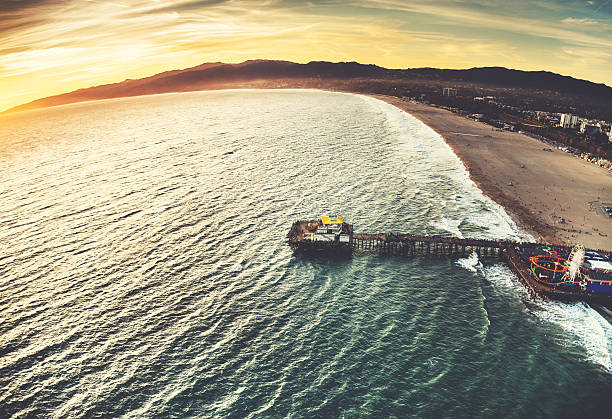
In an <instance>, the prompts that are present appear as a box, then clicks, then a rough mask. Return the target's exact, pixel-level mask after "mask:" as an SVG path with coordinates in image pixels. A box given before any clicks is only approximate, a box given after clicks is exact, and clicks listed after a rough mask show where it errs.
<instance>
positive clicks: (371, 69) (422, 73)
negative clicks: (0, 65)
mask: <svg viewBox="0 0 612 419" xmlns="http://www.w3.org/2000/svg"><path fill="white" fill-rule="evenodd" d="M258 87H261V88H279V87H282V88H292V87H297V88H300V87H313V88H323V89H330V90H340V91H354V92H357V93H383V94H392V95H395V96H410V95H415V94H427V93H432V92H440V88H441V87H456V88H459V89H460V94H461V93H465V94H466V95H474V96H475V95H484V94H492V95H497V96H500V95H501V96H510V97H512V100H511V101H513V102H517V101H518V102H519V103H521V104H523V105H527V104H529V105H531V107H532V108H533V109H538V110H550V111H561V112H565V111H567V112H577V113H580V112H582V113H583V114H584V113H589V114H590V115H586V116H590V117H598V118H602V119H604V118H608V119H612V109H611V108H612V107H611V106H610V103H612V87H609V86H606V85H604V84H597V83H593V82H590V81H587V80H580V79H575V78H573V77H569V76H562V75H559V74H555V73H551V72H547V71H521V70H512V69H507V68H503V67H480V68H471V69H467V70H449V69H437V68H409V69H387V68H383V67H379V66H376V65H367V64H359V63H356V62H339V63H332V62H324V61H312V62H309V63H307V64H299V63H294V62H289V61H272V60H251V61H245V62H243V63H240V64H225V63H220V62H216V63H205V64H201V65H198V66H195V67H191V68H186V69H183V70H172V71H166V72H163V73H159V74H156V75H154V76H150V77H145V78H142V79H136V80H131V79H128V80H124V81H122V82H119V83H112V84H105V85H100V86H94V87H89V88H84V89H79V90H75V91H72V92H69V93H64V94H60V95H56V96H50V97H46V98H42V99H38V100H34V101H32V102H29V103H26V104H23V105H19V106H16V107H14V108H11V109H9V110H7V111H5V112H13V111H20V110H27V109H35V108H41V107H48V106H56V105H62V104H67V103H74V102H82V101H89V100H97V99H108V98H117V97H126V96H138V95H148V94H157V93H169V92H184V91H196V90H207V89H225V88H258Z"/></svg>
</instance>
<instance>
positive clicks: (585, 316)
mask: <svg viewBox="0 0 612 419" xmlns="http://www.w3.org/2000/svg"><path fill="white" fill-rule="evenodd" d="M483 274H484V276H485V278H486V280H487V281H488V282H489V283H490V284H492V285H493V286H494V287H495V288H496V289H497V290H498V291H501V292H503V294H504V296H505V297H506V298H507V297H508V296H510V295H515V296H516V297H517V298H519V297H520V298H524V299H530V304H529V305H527V306H524V305H523V307H524V308H525V310H526V311H528V312H529V313H530V314H533V315H534V316H535V317H536V318H537V319H538V320H540V321H541V322H542V323H544V324H543V327H548V325H555V326H557V327H560V328H561V329H562V330H563V331H564V334H563V335H561V336H560V343H561V344H562V345H564V346H567V347H568V348H577V349H578V351H579V352H583V353H584V356H585V359H587V360H588V361H590V362H593V363H595V364H598V365H601V366H603V367H604V368H606V369H607V370H608V371H609V372H612V358H611V356H610V354H611V353H612V325H610V323H609V322H608V321H607V320H606V319H605V318H604V317H603V316H602V315H601V314H599V313H598V312H597V310H595V309H593V308H592V307H590V306H589V305H588V304H586V303H571V304H570V303H562V302H559V301H550V300H541V299H532V297H531V296H530V295H529V293H528V292H527V290H526V288H525V287H524V286H523V284H521V283H520V282H519V281H518V279H517V278H516V277H515V276H514V275H513V274H512V272H511V271H510V269H509V268H508V267H507V266H505V265H502V264H496V265H493V266H487V267H485V268H484V269H483Z"/></svg>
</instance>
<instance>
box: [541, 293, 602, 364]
mask: <svg viewBox="0 0 612 419" xmlns="http://www.w3.org/2000/svg"><path fill="white" fill-rule="evenodd" d="M533 314H535V315H536V316H537V317H538V319H540V320H542V321H544V322H548V323H553V324H555V325H557V326H559V327H561V328H562V329H563V330H564V331H565V332H566V336H567V339H566V341H565V342H564V343H565V344H566V345H568V346H570V347H574V346H579V347H582V348H583V349H584V350H585V352H586V357H587V359H588V360H589V361H591V362H593V363H596V364H599V365H601V366H603V367H604V368H606V369H607V370H608V372H612V358H611V357H610V352H611V351H612V325H610V323H608V321H607V320H606V319H605V318H603V317H602V316H601V314H599V313H598V312H597V310H595V309H593V308H592V307H590V306H589V305H588V304H586V303H582V302H580V303H571V304H567V303H561V302H558V301H539V303H538V304H537V305H536V309H534V310H533Z"/></svg>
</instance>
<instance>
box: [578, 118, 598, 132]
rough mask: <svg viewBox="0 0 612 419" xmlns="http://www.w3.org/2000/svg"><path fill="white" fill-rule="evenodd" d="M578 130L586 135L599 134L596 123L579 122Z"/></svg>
mask: <svg viewBox="0 0 612 419" xmlns="http://www.w3.org/2000/svg"><path fill="white" fill-rule="evenodd" d="M580 132H581V133H583V134H586V135H596V134H601V127H600V126H599V125H598V124H592V123H590V122H588V121H582V122H581V123H580Z"/></svg>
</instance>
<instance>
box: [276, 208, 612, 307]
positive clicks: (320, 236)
mask: <svg viewBox="0 0 612 419" xmlns="http://www.w3.org/2000/svg"><path fill="white" fill-rule="evenodd" d="M287 238H288V239H289V245H290V246H291V247H292V248H293V249H294V251H296V252H303V253H311V252H316V253H319V254H324V255H331V254H341V255H352V254H356V253H376V254H379V255H385V256H400V257H418V256H421V257H451V258H453V257H456V258H461V257H467V256H469V255H470V254H472V253H476V254H477V255H478V257H479V258H481V259H490V258H493V259H498V260H500V261H503V262H505V263H506V264H507V266H508V267H509V268H510V269H511V270H512V271H513V272H514V273H515V274H516V275H517V276H518V278H519V279H520V280H521V282H523V283H524V284H525V286H526V287H527V290H528V291H529V292H530V293H531V294H532V295H533V296H536V295H538V296H543V297H548V298H553V299H557V300H562V301H576V300H583V301H588V302H595V303H600V304H603V305H605V306H607V307H609V308H612V273H611V272H610V270H608V271H606V270H605V269H604V270H603V273H602V271H601V270H599V271H597V272H595V271H592V273H591V275H593V278H589V281H588V283H587V282H584V283H583V282H581V281H578V280H574V278H571V281H570V280H562V279H561V278H559V277H558V278H557V280H556V282H555V283H551V279H549V278H546V276H541V277H537V276H536V272H535V270H534V269H535V268H534V266H539V265H537V262H534V259H533V257H532V256H533V255H538V254H543V255H546V257H548V258H554V260H556V261H557V262H551V263H550V264H551V265H552V264H554V263H557V264H556V265H555V268H554V269H555V272H562V271H560V270H557V269H558V266H561V265H563V264H564V263H565V262H564V261H567V260H566V259H563V258H562V257H560V256H558V255H569V254H571V253H572V250H573V248H574V247H571V246H558V245H555V246H551V245H548V244H542V243H525V242H514V241H508V240H487V239H473V238H458V237H452V236H437V235H431V236H419V235H413V234H401V233H393V232H387V233H375V234H367V233H355V232H354V231H353V226H352V225H351V224H347V223H345V222H344V221H343V220H342V217H322V218H321V220H315V221H295V222H294V223H293V225H292V226H291V229H290V230H289V233H288V234H287ZM582 250H583V257H584V248H582ZM590 252H591V253H596V254H597V255H599V256H600V257H601V260H604V261H606V260H607V261H608V262H610V261H612V252H611V251H606V250H593V249H590ZM548 255H554V256H548ZM551 260H553V259H551ZM534 263H535V265H534ZM563 266H566V265H563ZM579 266H582V262H580V265H579ZM607 266H612V263H611V264H610V265H607ZM539 268H542V269H544V271H546V270H548V272H552V269H551V268H550V266H549V267H546V266H545V267H542V266H539ZM564 269H565V270H567V269H568V268H567V266H566V267H565V268H564ZM580 269H583V268H580ZM544 271H543V272H544ZM563 272H564V271H563ZM544 273H546V272H544ZM559 275H561V274H559ZM595 275H597V276H598V277H597V278H596V277H595ZM583 278H584V277H583ZM552 281H555V278H554V276H553V278H552ZM563 284H566V285H565V286H562V285H563ZM567 284H569V285H570V286H567ZM583 285H584V287H583V288H581V287H582V286H583ZM587 287H589V288H587ZM595 288H597V290H596V289H595ZM602 291H603V292H602Z"/></svg>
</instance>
